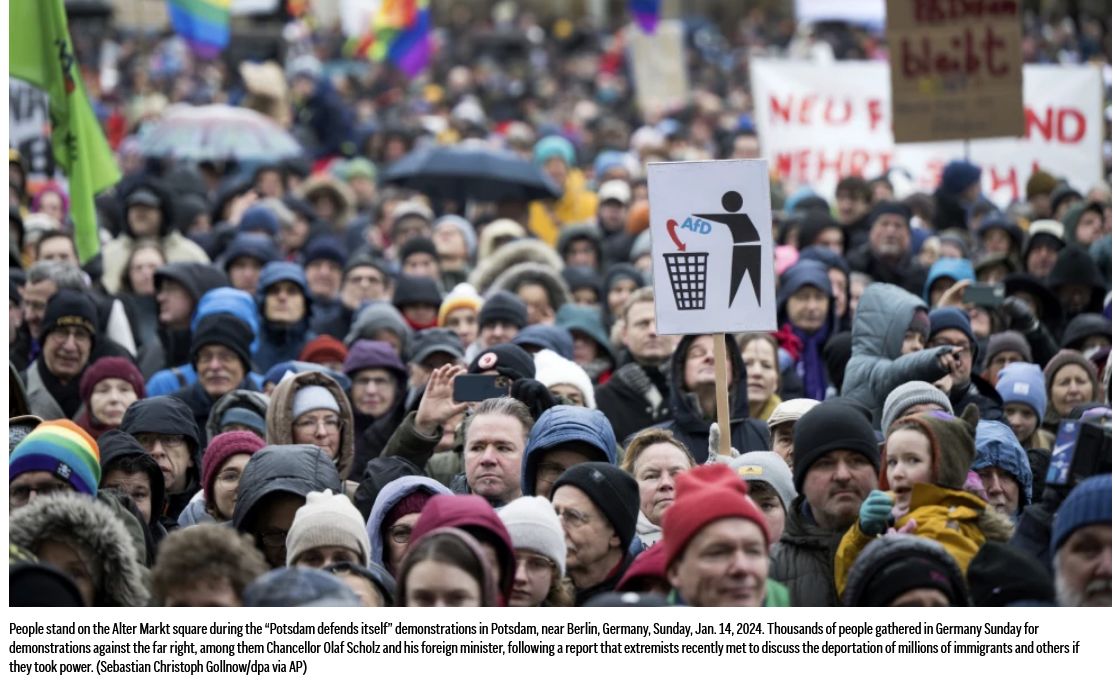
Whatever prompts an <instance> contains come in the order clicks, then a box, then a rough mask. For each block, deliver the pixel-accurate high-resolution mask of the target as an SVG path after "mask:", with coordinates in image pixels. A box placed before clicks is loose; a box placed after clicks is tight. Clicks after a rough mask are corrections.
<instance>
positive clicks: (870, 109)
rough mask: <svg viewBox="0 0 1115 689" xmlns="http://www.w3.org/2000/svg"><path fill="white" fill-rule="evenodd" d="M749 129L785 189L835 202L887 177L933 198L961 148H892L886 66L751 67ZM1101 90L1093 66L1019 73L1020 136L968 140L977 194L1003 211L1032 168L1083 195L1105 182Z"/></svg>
mask: <svg viewBox="0 0 1115 689" xmlns="http://www.w3.org/2000/svg"><path fill="white" fill-rule="evenodd" d="M751 65H752V66H751V83H752V90H753V94H754V99H755V125H756V128H757V129H758V132H759V143H760V147H761V150H762V153H763V156H764V157H765V158H766V159H767V160H769V161H770V165H771V168H772V169H773V171H774V174H775V176H776V177H778V178H779V179H781V180H783V181H784V182H785V183H786V184H787V186H788V187H789V188H790V189H794V188H797V187H800V186H802V185H805V184H808V185H810V186H811V187H812V188H813V189H814V190H815V191H816V192H817V193H818V194H821V195H822V196H825V197H827V198H830V199H831V198H832V196H833V191H834V190H835V188H836V182H837V181H838V180H839V179H840V178H841V177H844V176H847V175H854V174H858V175H861V176H863V177H867V178H869V179H870V178H872V177H876V176H878V175H881V174H882V173H883V172H885V171H886V170H888V169H891V168H893V169H896V170H898V171H900V174H904V175H906V176H907V177H908V180H909V186H911V187H912V188H914V189H917V190H920V191H932V190H933V189H934V188H935V187H936V186H937V183H938V180H939V177H940V174H941V170H942V169H943V168H944V166H945V164H947V163H948V162H949V161H950V160H954V159H957V158H963V157H964V153H965V148H964V143H963V142H961V141H935V142H932V143H922V144H898V145H895V143H894V137H893V135H892V134H891V106H890V95H891V93H890V70H889V67H888V65H887V64H886V63H885V62H839V63H836V64H831V65H817V64H813V63H809V62H803V61H788V60H753V61H752V63H751ZM1102 98H1103V83H1102V73H1101V72H1100V70H1099V68H1098V67H1095V66H1090V65H1079V66H1058V65H1025V66H1024V67H1023V70H1022V101H1023V109H1024V117H1025V134H1024V135H1023V136H1022V137H1019V138H1012V137H1006V138H997V139H979V140H975V141H972V142H971V144H970V146H969V148H968V153H969V156H970V159H971V160H972V162H974V163H976V164H977V165H979V166H981V167H982V168H983V180H982V181H983V192H984V194H986V195H987V196H988V198H990V199H991V200H992V201H994V202H995V203H997V204H999V205H1006V204H1008V203H1010V202H1011V201H1012V200H1014V199H1017V198H1024V197H1025V195H1026V180H1027V179H1029V177H1030V174H1031V173H1032V171H1033V169H1034V167H1035V166H1040V167H1041V168H1042V169H1044V170H1047V171H1048V172H1050V173H1052V174H1053V175H1054V176H1055V177H1064V178H1066V179H1068V182H1069V184H1071V185H1072V186H1074V187H1075V188H1077V189H1080V190H1082V191H1084V190H1087V189H1089V188H1090V187H1092V186H1093V185H1095V184H1099V183H1101V182H1103V138H1104V119H1103V102H1102Z"/></svg>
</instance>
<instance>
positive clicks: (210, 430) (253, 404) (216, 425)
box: [205, 390, 270, 445]
mask: <svg viewBox="0 0 1115 689" xmlns="http://www.w3.org/2000/svg"><path fill="white" fill-rule="evenodd" d="M269 401H270V400H269V398H268V397H267V395H265V394H263V393H262V392H257V391H256V390H232V391H230V392H226V393H225V394H223V395H221V398H220V399H219V400H217V401H216V402H214V403H213V408H212V409H210V410H209V420H208V421H206V422H205V441H206V445H208V444H209V441H210V440H212V439H213V437H214V436H216V435H218V434H219V433H220V432H221V417H223V416H224V415H225V412H227V411H228V410H229V409H234V408H236V407H243V408H245V409H248V410H249V411H252V412H255V413H256V414H259V418H261V419H266V418H267V405H268V403H269Z"/></svg>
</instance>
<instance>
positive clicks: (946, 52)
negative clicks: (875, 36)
mask: <svg viewBox="0 0 1115 689" xmlns="http://www.w3.org/2000/svg"><path fill="white" fill-rule="evenodd" d="M1021 4H1022V3H1021V0H967V1H966V2H931V1H927V0H888V2H887V43H888V45H889V47H890V75H891V76H890V81H891V93H892V101H891V102H892V106H893V108H894V117H893V120H894V140H895V141H896V142H898V143H904V142H917V141H941V140H945V139H983V138H988V137H995V136H1021V135H1022V131H1023V119H1022V14H1021Z"/></svg>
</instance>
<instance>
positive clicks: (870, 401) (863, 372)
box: [841, 283, 954, 423]
mask: <svg viewBox="0 0 1115 689" xmlns="http://www.w3.org/2000/svg"><path fill="white" fill-rule="evenodd" d="M928 339H929V317H928V315H927V313H926V309H925V302H923V301H922V300H921V299H918V298H917V297H916V296H914V295H912V294H910V293H909V292H907V291H906V290H903V289H901V288H899V287H895V286H894V285H884V284H878V283H876V284H872V285H870V286H868V288H867V289H866V290H864V292H863V296H862V297H861V298H860V302H859V308H857V309H856V317H855V321H854V322H853V323H852V358H851V359H850V360H849V361H848V365H847V368H846V373H845V376H844V385H843V387H842V388H841V395H842V396H843V397H845V398H848V399H850V400H853V401H856V402H858V403H860V404H862V405H863V406H865V407H867V409H868V410H870V411H871V414H872V421H873V422H874V423H879V422H880V421H881V415H882V408H883V402H884V401H885V400H886V396H887V395H888V394H889V393H890V391H891V390H894V388H896V387H898V386H899V385H901V384H902V383H905V382H907V381H910V380H922V381H925V382H927V383H931V382H933V381H936V380H940V379H941V378H942V377H944V375H945V374H946V373H948V372H949V371H950V370H951V369H950V368H949V367H947V366H946V365H945V363H944V360H945V358H946V357H951V356H952V353H953V350H954V348H953V347H948V346H941V347H932V348H929V349H922V348H921V345H922V344H923V343H924V342H926V341H927V340H928ZM911 343H913V344H911ZM907 352H908V353H907Z"/></svg>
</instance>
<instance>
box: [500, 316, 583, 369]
mask: <svg viewBox="0 0 1115 689" xmlns="http://www.w3.org/2000/svg"><path fill="white" fill-rule="evenodd" d="M511 343H512V344H516V345H519V346H520V347H522V348H523V349H525V350H526V351H528V352H530V353H531V354H538V352H540V351H541V350H543V349H548V350H550V351H551V352H554V353H556V354H558V355H559V356H561V357H562V358H565V359H568V360H570V361H572V360H573V336H572V335H571V334H570V333H569V331H568V330H567V329H566V328H563V327H561V326H559V325H528V326H527V327H525V328H523V329H522V330H520V331H519V334H518V335H516V336H515V337H514V339H512V340H511Z"/></svg>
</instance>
